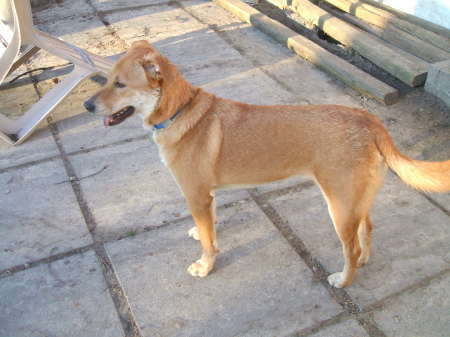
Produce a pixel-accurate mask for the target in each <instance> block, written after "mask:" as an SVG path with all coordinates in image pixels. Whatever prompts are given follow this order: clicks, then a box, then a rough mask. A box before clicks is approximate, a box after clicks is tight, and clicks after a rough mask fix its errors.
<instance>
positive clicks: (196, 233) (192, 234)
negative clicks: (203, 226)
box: [188, 226, 200, 240]
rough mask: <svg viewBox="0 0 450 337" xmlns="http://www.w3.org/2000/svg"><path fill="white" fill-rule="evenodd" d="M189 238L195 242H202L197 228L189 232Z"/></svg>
mask: <svg viewBox="0 0 450 337" xmlns="http://www.w3.org/2000/svg"><path fill="white" fill-rule="evenodd" d="M188 234H189V236H190V237H191V238H194V239H195V240H200V237H199V236H198V229H197V226H194V227H192V228H191V229H190V230H189V232H188Z"/></svg>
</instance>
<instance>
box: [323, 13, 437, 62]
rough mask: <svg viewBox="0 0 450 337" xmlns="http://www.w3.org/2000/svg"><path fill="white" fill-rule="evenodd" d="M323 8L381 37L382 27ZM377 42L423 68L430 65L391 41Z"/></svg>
mask: <svg viewBox="0 0 450 337" xmlns="http://www.w3.org/2000/svg"><path fill="white" fill-rule="evenodd" d="M322 6H323V5H322ZM325 6H327V5H325ZM324 9H326V10H327V11H329V12H330V13H331V14H333V15H334V16H336V17H338V18H340V19H342V20H344V21H347V22H349V23H351V24H353V25H355V26H357V27H359V28H361V29H363V30H365V31H366V32H369V33H370V34H373V35H375V36H377V37H379V38H381V36H382V34H383V32H384V30H383V29H381V28H378V27H375V26H372V25H370V24H368V23H366V22H364V21H363V20H361V19H358V18H356V17H355V16H353V15H351V14H348V13H345V12H339V10H337V9H335V10H333V9H330V8H327V7H325V8H324ZM379 43H382V44H383V45H385V46H386V47H388V48H390V49H393V50H395V51H396V52H397V53H399V54H401V55H402V56H403V57H405V58H407V59H409V60H410V61H412V62H415V63H417V64H421V66H422V67H423V68H427V69H429V67H430V63H429V62H426V61H425V60H423V59H421V58H419V57H417V56H415V55H413V54H410V53H408V52H407V51H405V50H403V49H401V48H400V47H397V46H396V45H394V44H392V43H390V42H388V41H384V40H379Z"/></svg>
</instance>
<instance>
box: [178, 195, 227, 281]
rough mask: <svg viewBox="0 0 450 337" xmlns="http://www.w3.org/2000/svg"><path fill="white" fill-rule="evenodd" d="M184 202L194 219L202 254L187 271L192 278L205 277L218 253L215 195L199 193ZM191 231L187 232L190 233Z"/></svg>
mask: <svg viewBox="0 0 450 337" xmlns="http://www.w3.org/2000/svg"><path fill="white" fill-rule="evenodd" d="M186 201H187V203H188V205H189V209H190V211H191V213H192V217H193V218H194V221H195V224H196V228H197V234H198V238H199V239H200V243H201V244H202V248H203V254H202V257H201V259H200V260H198V261H197V262H194V263H193V264H192V265H191V266H190V267H189V269H188V273H189V274H191V275H192V276H200V277H205V276H207V275H208V273H209V272H210V271H211V269H212V268H213V266H214V261H215V259H216V255H217V252H218V251H219V249H218V246H217V240H216V229H215V223H216V203H215V194H214V192H210V193H208V194H202V193H199V194H198V195H196V196H195V197H187V198H186ZM191 231H192V229H191V230H190V231H189V232H191Z"/></svg>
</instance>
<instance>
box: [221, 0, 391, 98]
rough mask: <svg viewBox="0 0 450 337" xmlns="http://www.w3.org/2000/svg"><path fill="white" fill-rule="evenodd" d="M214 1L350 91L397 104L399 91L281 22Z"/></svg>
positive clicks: (229, 1)
mask: <svg viewBox="0 0 450 337" xmlns="http://www.w3.org/2000/svg"><path fill="white" fill-rule="evenodd" d="M213 1H214V2H215V3H217V4H218V5H220V6H222V7H223V8H225V9H226V10H228V11H230V12H231V13H233V14H234V15H236V16H237V17H239V18H240V19H241V20H243V21H245V22H248V23H250V24H251V25H253V26H254V27H256V28H257V29H259V30H261V31H262V32H264V33H265V34H267V35H269V36H271V37H272V38H273V39H275V40H277V41H278V42H280V43H282V44H284V45H286V46H287V47H288V48H289V49H291V50H292V51H294V52H295V53H297V54H298V55H299V56H301V57H303V58H305V59H306V60H308V61H310V62H311V63H313V64H315V65H316V66H318V67H319V68H321V69H323V70H324V71H326V72H328V73H329V74H331V75H333V76H335V77H336V78H338V79H340V80H341V81H342V82H344V83H346V84H347V85H349V86H350V87H352V88H353V89H355V90H357V91H359V92H361V93H363V94H364V95H366V96H368V97H372V98H374V99H375V100H377V101H378V102H380V103H382V104H384V105H391V104H394V103H395V102H397V100H398V92H397V90H396V89H394V88H392V87H390V86H389V85H387V84H385V83H383V82H382V81H380V80H378V79H376V78H374V77H372V76H370V75H369V74H367V73H365V72H364V71H362V70H360V69H358V68H357V67H355V66H353V65H352V64H350V63H348V62H346V61H345V60H343V59H341V58H339V57H338V56H336V55H334V54H332V53H330V52H328V51H327V50H325V49H323V48H322V47H320V46H319V45H317V44H315V43H314V42H312V41H310V40H308V39H307V38H306V37H304V36H302V35H299V34H297V33H296V32H294V31H293V30H291V29H289V28H287V27H285V26H284V25H282V24H281V23H279V22H277V21H274V20H272V19H270V18H269V17H267V16H266V15H264V14H262V13H260V12H259V11H258V10H256V9H255V8H253V7H251V6H249V5H247V4H245V3H244V2H242V1H240V0H213Z"/></svg>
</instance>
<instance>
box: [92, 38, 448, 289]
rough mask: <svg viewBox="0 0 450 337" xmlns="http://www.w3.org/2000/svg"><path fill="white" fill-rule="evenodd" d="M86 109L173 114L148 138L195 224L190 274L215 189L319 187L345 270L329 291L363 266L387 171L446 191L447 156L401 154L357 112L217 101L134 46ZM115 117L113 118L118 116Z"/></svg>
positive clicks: (208, 242) (203, 268) (211, 236)
mask: <svg viewBox="0 0 450 337" xmlns="http://www.w3.org/2000/svg"><path fill="white" fill-rule="evenodd" d="M85 106H86V108H87V109H88V110H89V111H91V112H97V113H99V114H102V115H110V114H113V113H116V112H117V111H122V112H123V111H125V112H126V114H125V115H124V116H125V117H120V118H119V117H117V116H116V117H117V118H116V117H106V119H105V124H106V125H114V124H118V123H120V122H121V121H122V120H123V119H125V118H126V117H128V115H129V114H130V115H131V114H132V113H138V114H140V115H141V117H142V118H143V124H144V127H146V128H149V129H152V127H153V126H154V125H157V124H159V123H161V122H163V121H165V120H168V119H169V118H171V117H173V116H174V115H175V114H176V113H177V111H180V113H179V115H177V116H176V118H175V119H174V121H173V123H172V124H171V125H170V126H168V127H167V128H164V129H160V130H156V131H155V132H154V138H155V141H156V143H157V145H158V147H159V150H160V155H161V157H162V158H163V160H164V162H165V163H166V165H167V166H168V168H169V169H170V171H171V172H172V175H173V177H174V178H175V180H176V182H177V183H178V185H179V187H180V189H181V191H182V192H183V194H184V196H185V198H186V201H187V203H188V205H189V209H190V211H191V213H192V216H193V218H194V220H195V223H196V228H193V229H192V230H190V231H189V234H190V235H191V236H193V237H195V238H198V239H200V242H201V244H202V247H203V255H202V257H201V259H200V260H198V261H197V262H195V263H193V264H192V265H191V266H190V267H189V269H188V272H189V273H190V274H192V275H194V276H206V275H208V273H209V272H210V270H211V269H212V268H213V265H214V261H215V258H216V254H217V252H218V246H217V241H216V232H215V222H216V216H215V191H216V190H217V189H224V188H227V189H228V188H237V187H244V186H254V185H259V184H264V183H268V182H271V181H275V180H280V179H285V178H288V177H290V176H294V175H306V176H310V177H311V178H313V179H314V180H315V181H316V183H317V184H318V185H319V186H320V188H321V190H322V192H323V194H324V196H325V199H326V201H327V204H328V209H329V212H330V215H331V218H332V220H333V223H334V226H335V229H336V232H337V234H338V236H339V238H340V239H341V241H342V245H343V248H344V256H345V266H344V270H343V271H342V272H338V273H335V274H333V275H330V276H329V278H328V281H329V283H330V284H331V285H333V286H335V287H338V288H341V287H344V286H347V285H349V284H350V283H351V282H352V279H353V276H354V272H355V269H356V267H359V266H362V265H364V264H365V263H367V261H368V259H369V253H370V243H371V232H372V223H371V221H370V217H369V210H370V208H371V206H372V203H373V201H374V199H375V196H376V194H377V192H378V190H379V188H380V187H381V186H382V184H383V181H384V179H385V176H386V173H387V168H388V166H389V167H390V168H391V169H392V170H393V171H395V172H396V173H397V174H398V175H399V177H400V178H401V179H402V180H403V181H404V182H405V183H406V184H408V185H410V186H412V187H413V188H416V189H420V190H424V191H438V192H445V191H449V190H450V160H449V161H445V162H421V161H416V160H412V159H409V158H407V157H405V156H403V155H402V154H401V153H400V152H399V151H398V150H397V149H396V147H395V146H394V143H393V142H392V139H391V137H390V136H389V134H388V133H387V131H386V129H385V127H384V126H383V124H382V123H381V122H380V120H379V119H378V118H377V117H375V116H373V115H371V114H369V113H368V112H366V111H363V110H360V109H354V108H349V107H344V106H337V105H317V106H314V105H312V106H282V105H275V106H256V105H249V104H243V103H238V102H234V101H231V100H227V99H221V98H218V97H216V96H214V95H212V94H210V93H207V92H205V91H203V90H202V89H200V88H196V87H193V86H192V85H190V84H189V83H188V82H187V81H186V80H185V79H184V78H183V77H182V76H181V75H180V74H179V72H178V71H177V69H176V68H175V66H174V65H172V63H170V62H169V61H168V60H167V59H166V58H164V57H163V56H162V55H160V54H159V53H157V52H156V50H155V49H154V48H153V47H152V46H151V45H150V44H149V43H148V42H146V41H139V42H136V43H134V44H133V45H132V48H131V49H130V50H129V51H128V52H127V53H126V55H125V56H123V57H122V58H121V59H120V60H119V61H118V62H117V63H116V64H115V66H114V67H113V69H112V70H111V73H110V76H109V79H108V82H107V83H106V85H105V86H104V87H103V88H102V89H101V90H100V91H99V92H98V93H96V94H95V95H94V96H93V97H91V98H90V99H89V100H88V101H86V102H85ZM119 119H120V120H119Z"/></svg>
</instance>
